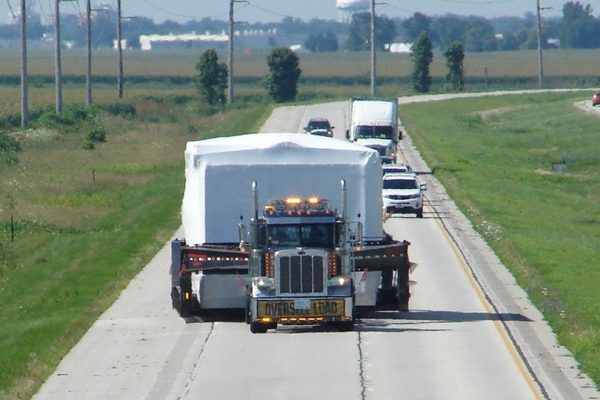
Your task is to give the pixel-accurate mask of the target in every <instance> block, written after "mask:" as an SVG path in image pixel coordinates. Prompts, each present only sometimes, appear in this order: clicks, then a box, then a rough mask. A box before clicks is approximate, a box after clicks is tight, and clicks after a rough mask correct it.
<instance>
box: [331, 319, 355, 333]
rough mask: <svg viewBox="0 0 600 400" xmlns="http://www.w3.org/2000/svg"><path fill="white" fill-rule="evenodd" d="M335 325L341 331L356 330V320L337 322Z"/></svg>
mask: <svg viewBox="0 0 600 400" xmlns="http://www.w3.org/2000/svg"><path fill="white" fill-rule="evenodd" d="M335 327H336V328H337V330H338V331H340V332H352V331H354V320H352V321H339V322H336V323H335Z"/></svg>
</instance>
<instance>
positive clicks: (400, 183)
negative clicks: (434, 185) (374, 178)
mask: <svg viewBox="0 0 600 400" xmlns="http://www.w3.org/2000/svg"><path fill="white" fill-rule="evenodd" d="M426 190H427V184H426V183H424V182H423V183H420V182H419V179H418V178H417V175H416V174H411V173H408V174H394V173H392V174H385V175H384V176H383V193H382V196H383V208H384V210H385V212H392V213H393V212H400V213H415V214H417V218H423V192H425V191H426Z"/></svg>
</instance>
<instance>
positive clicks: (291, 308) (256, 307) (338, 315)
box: [249, 297, 354, 325]
mask: <svg viewBox="0 0 600 400" xmlns="http://www.w3.org/2000/svg"><path fill="white" fill-rule="evenodd" d="M249 307H250V313H251V321H250V322H259V323H267V324H268V323H275V324H284V325H304V324H318V323H321V322H333V321H353V320H354V301H353V299H352V297H293V298H289V297H285V298H284V297H277V298H268V297H252V298H251V299H250V302H249Z"/></svg>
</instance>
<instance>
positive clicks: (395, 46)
mask: <svg viewBox="0 0 600 400" xmlns="http://www.w3.org/2000/svg"><path fill="white" fill-rule="evenodd" d="M412 45H413V44H412V43H390V44H389V45H386V49H387V50H388V51H389V52H390V53H404V54H410V53H412Z"/></svg>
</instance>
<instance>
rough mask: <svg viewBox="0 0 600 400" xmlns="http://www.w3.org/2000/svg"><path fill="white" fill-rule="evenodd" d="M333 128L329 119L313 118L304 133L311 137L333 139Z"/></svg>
mask: <svg viewBox="0 0 600 400" xmlns="http://www.w3.org/2000/svg"><path fill="white" fill-rule="evenodd" d="M333 128H334V127H333V126H331V124H330V123H329V120H328V119H327V118H311V119H309V120H308V124H306V126H305V127H304V131H305V132H306V133H310V134H311V135H319V136H328V137H332V136H333Z"/></svg>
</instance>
